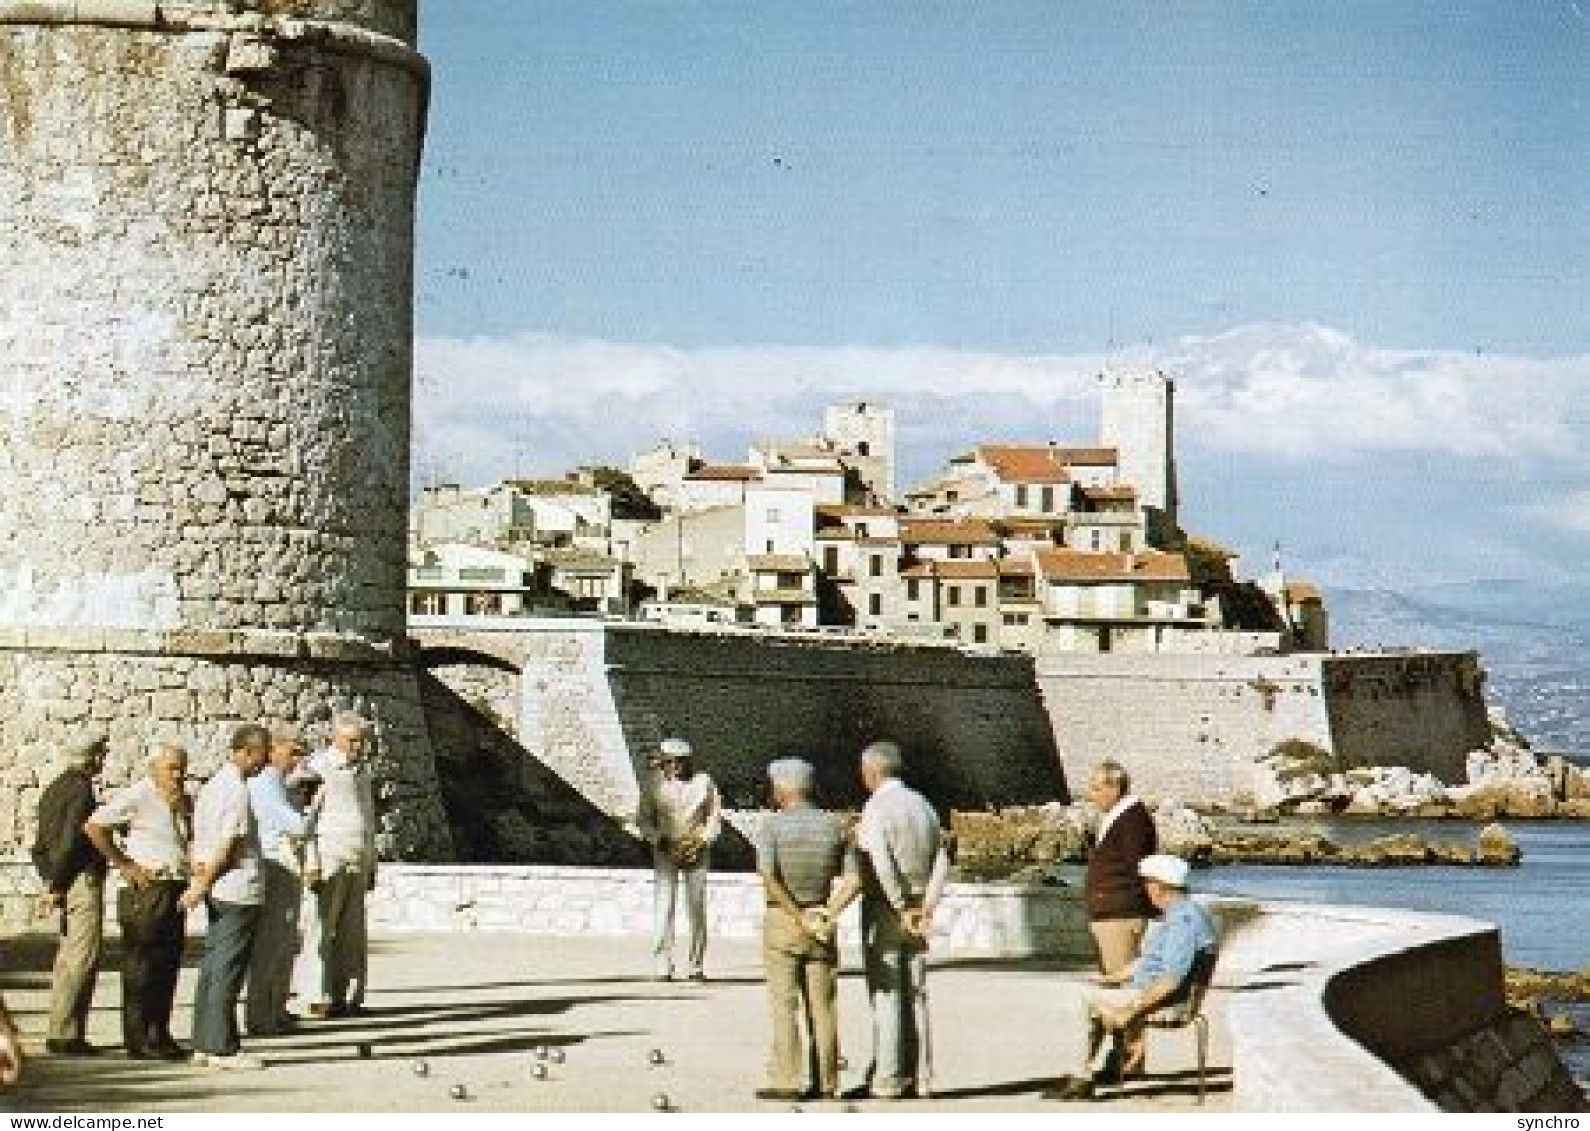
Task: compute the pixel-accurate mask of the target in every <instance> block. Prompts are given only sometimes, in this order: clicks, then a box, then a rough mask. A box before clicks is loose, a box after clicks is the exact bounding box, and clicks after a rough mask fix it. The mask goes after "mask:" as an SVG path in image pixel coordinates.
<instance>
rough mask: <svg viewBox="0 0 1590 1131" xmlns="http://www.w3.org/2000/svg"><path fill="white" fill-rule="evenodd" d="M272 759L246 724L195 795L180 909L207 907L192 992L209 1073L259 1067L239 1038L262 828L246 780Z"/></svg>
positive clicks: (266, 737) (261, 733) (197, 1052)
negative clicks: (188, 873)
mask: <svg viewBox="0 0 1590 1131" xmlns="http://www.w3.org/2000/svg"><path fill="white" fill-rule="evenodd" d="M269 754H270V732H269V731H267V730H266V729H265V728H264V727H262V726H260V725H259V724H257V723H245V724H244V725H243V726H240V727H238V728H237V729H236V730H235V731H233V732H232V742H231V747H230V749H229V750H228V751H227V756H226V761H225V762H224V763H222V765H221V768H220V769H219V770H217V771H216V772H215V775H214V776H213V777H211V778H210V780H209V781H208V782H206V783H205V785H204V788H203V789H201V790H200V791H199V799H198V802H197V803H196V804H195V805H194V809H193V879H192V881H191V882H190V883H189V884H188V890H187V891H185V892H183V894H182V906H183V907H184V908H192V907H197V906H199V905H200V904H201V903H202V904H203V905H204V909H205V911H206V913H207V914H208V915H209V921H210V925H209V929H208V931H207V932H206V933H205V936H204V959H203V961H202V962H201V963H200V964H199V984H198V986H197V988H196V989H195V990H194V993H193V1059H194V1061H195V1062H196V1063H199V1064H204V1065H208V1066H209V1067H211V1068H234V1069H238V1068H243V1069H252V1068H263V1067H265V1065H264V1062H263V1061H261V1060H260V1059H259V1058H257V1057H253V1056H250V1055H248V1054H247V1053H245V1052H243V1050H242V1042H241V1041H240V1040H239V1038H238V1032H237V999H238V995H239V994H240V993H241V992H242V989H243V979H244V978H245V977H247V976H248V964H249V955H250V953H251V952H252V950H253V947H254V932H255V929H256V928H257V926H258V924H259V913H260V901H261V900H262V899H263V898H264V887H263V885H262V883H261V881H260V874H259V862H260V843H259V824H258V822H257V821H255V819H254V807H253V805H252V804H251V803H250V800H249V792H248V779H249V778H251V777H253V776H254V775H255V774H257V773H259V772H260V770H261V769H262V768H263V767H264V765H265V759H266V758H267V757H268V756H269Z"/></svg>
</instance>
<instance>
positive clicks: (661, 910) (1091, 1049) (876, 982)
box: [637, 738, 1217, 1101]
mask: <svg viewBox="0 0 1590 1131" xmlns="http://www.w3.org/2000/svg"><path fill="white" fill-rule="evenodd" d="M693 762H694V758H693V753H692V750H691V748H690V744H689V743H688V742H686V741H684V740H683V739H678V738H670V739H666V740H665V741H664V742H663V743H662V744H661V746H660V748H659V753H658V758H657V769H658V772H659V776H658V779H657V781H656V782H654V783H653V785H652V787H651V788H650V789H649V790H647V791H645V792H644V793H643V794H642V798H641V806H640V812H639V814H638V821H637V823H638V825H639V827H640V830H641V833H642V835H643V836H644V837H645V839H646V840H647V841H648V842H650V844H651V845H652V848H653V853H654V864H655V876H656V895H655V900H656V902H655V910H656V930H655V934H654V942H653V955H654V958H655V961H656V964H657V965H656V974H657V976H658V977H659V978H661V979H664V980H667V979H671V978H673V976H674V965H673V937H674V912H675V908H676V890H677V888H678V887H679V886H681V885H682V886H683V887H684V890H685V906H686V913H687V915H686V917H687V920H688V924H689V931H690V950H689V962H690V965H689V976H690V977H691V978H692V979H694V980H704V979H705V971H704V967H703V960H704V956H705V951H706V939H707V928H706V876H707V870H708V867H709V860H708V849H709V847H710V845H711V844H712V842H713V841H714V840H716V839H717V838H718V836H719V834H720V833H721V830H722V824H723V822H722V815H721V803H720V801H719V798H718V792H717V789H716V787H715V786H714V784H713V783H712V781H711V779H710V778H709V777H708V776H707V775H706V774H703V773H698V772H696V771H695V770H694V767H693ZM903 769H904V759H903V756H902V754H901V751H900V748H899V747H898V746H897V745H896V744H894V743H892V742H876V743H873V744H872V745H870V746H868V747H867V748H866V749H865V750H863V751H862V754H861V760H860V774H861V780H862V784H863V785H864V787H865V788H866V790H867V793H868V800H867V802H866V804H865V806H864V807H863V808H862V811H861V815H860V819H859V821H857V822H856V824H855V827H854V828H851V827H850V826H849V824H848V823H847V822H846V821H845V820H844V819H843V818H841V817H840V816H838V815H837V814H834V813H830V812H826V811H824V810H822V809H820V808H818V807H817V806H816V805H815V804H814V803H813V800H812V793H813V786H814V784H815V771H814V769H813V767H812V766H811V765H810V763H808V762H806V761H804V760H802V759H799V758H784V759H780V760H778V761H775V762H773V763H771V764H770V765H769V766H768V768H767V772H768V779H769V785H770V786H771V788H772V793H773V801H774V807H775V812H774V813H773V814H772V815H771V816H769V817H767V818H765V819H764V820H763V821H762V822H761V823H760V825H759V827H758V829H757V833H756V866H757V871H758V873H759V874H760V875H761V877H762V881H763V886H764V889H765V892H766V902H767V910H766V916H765V918H764V920H763V932H762V940H763V941H762V958H763V966H764V970H765V974H766V980H767V989H768V1004H769V1012H770V1015H771V1022H772V1037H773V1040H772V1055H771V1057H770V1060H769V1066H770V1079H769V1082H768V1085H767V1086H766V1087H763V1088H759V1089H757V1092H756V1096H757V1098H758V1099H763V1100H770V1101H785V1100H797V1099H831V1098H835V1097H837V1096H838V1095H839V1064H840V1059H839V1026H838V1011H837V999H838V974H839V949H838V943H837V940H836V925H837V922H838V919H839V916H840V914H841V913H842V912H843V911H844V909H845V908H846V907H847V906H848V905H849V904H850V903H851V902H852V901H853V900H854V899H855V898H856V897H857V895H858V894H859V895H860V896H861V935H862V955H863V966H864V971H865V977H866V984H867V994H868V998H869V1000H870V1003H871V1006H872V1059H871V1063H870V1064H869V1066H868V1069H867V1074H866V1079H865V1081H864V1083H863V1084H862V1085H861V1086H860V1087H858V1088H857V1089H855V1090H853V1091H851V1092H849V1093H846V1095H847V1096H849V1097H852V1098H861V1097H866V1098H872V1099H885V1100H890V1099H903V1098H907V1097H910V1096H925V1095H927V1094H928V1093H929V1091H930V1090H931V1087H932V1060H933V1058H932V1044H931V1042H932V1033H931V1021H930V1015H929V1010H928V994H927V951H928V942H929V939H930V938H931V935H932V923H933V912H934V908H935V907H936V906H937V905H938V903H939V900H940V898H941V896H942V895H943V892H944V887H945V883H946V881H947V879H948V876H949V856H948V853H947V852H946V850H945V845H944V838H943V833H942V829H941V826H940V824H939V820H938V815H937V813H936V812H935V811H934V809H933V807H932V805H931V804H929V803H928V801H927V800H926V798H924V797H923V796H922V795H921V794H920V793H917V792H916V791H915V790H913V789H911V788H909V787H908V786H906V785H905V784H904V783H903V782H902V781H901V774H902V771H903ZM1088 796H1089V800H1090V801H1091V802H1092V803H1093V805H1094V806H1095V808H1096V809H1097V810H1098V811H1099V813H1100V819H1099V824H1098V827H1097V830H1096V834H1095V843H1094V846H1093V849H1092V851H1091V852H1090V854H1089V859H1088V867H1087V872H1086V878H1085V880H1084V901H1085V904H1086V907H1087V912H1088V919H1089V926H1090V928H1091V932H1092V934H1093V938H1094V942H1095V945H1096V948H1097V953H1098V961H1099V970H1100V977H1099V978H1098V980H1097V982H1096V983H1095V984H1094V985H1092V986H1089V987H1086V988H1085V989H1084V991H1083V992H1082V993H1081V994H1080V995H1077V996H1076V997H1074V998H1073V1005H1074V1007H1075V1008H1076V1009H1077V1011H1078V1012H1079V1014H1080V1018H1079V1020H1080V1023H1081V1024H1082V1025H1084V1026H1085V1027H1086V1033H1087V1042H1086V1047H1087V1053H1086V1063H1085V1064H1083V1065H1082V1066H1080V1070H1079V1071H1078V1072H1077V1073H1075V1074H1073V1075H1068V1077H1067V1078H1066V1080H1065V1081H1063V1082H1062V1083H1061V1084H1060V1085H1059V1086H1057V1087H1055V1088H1051V1089H1049V1090H1048V1091H1046V1092H1044V1098H1046V1099H1062V1100H1081V1099H1090V1098H1093V1097H1094V1096H1095V1095H1096V1092H1097V1089H1098V1087H1099V1086H1100V1085H1103V1084H1111V1083H1118V1082H1120V1081H1122V1080H1125V1079H1129V1078H1131V1077H1134V1076H1138V1075H1141V1074H1142V1072H1143V1070H1144V1032H1145V1029H1146V1028H1147V1026H1148V1025H1149V1024H1150V1023H1151V1021H1152V1020H1153V1019H1154V1018H1155V1017H1156V1016H1157V1015H1159V1014H1160V1013H1161V1011H1163V1010H1166V1009H1167V1008H1172V1007H1175V1006H1177V1005H1178V1004H1180V1003H1182V1002H1184V1001H1185V1000H1186V998H1187V996H1188V995H1189V993H1191V992H1192V989H1193V979H1194V976H1195V973H1196V972H1197V971H1198V970H1200V969H1201V968H1202V967H1200V962H1202V963H1206V964H1208V966H1210V967H1212V964H1213V961H1214V955H1215V949H1216V946H1217V939H1216V935H1215V929H1214V925H1213V923H1212V921H1211V920H1210V918H1209V916H1208V914H1207V913H1206V912H1205V911H1204V910H1203V908H1201V907H1200V906H1198V905H1197V904H1196V903H1194V902H1193V901H1192V900H1191V899H1190V898H1188V896H1187V886H1188V883H1187V881H1188V871H1189V869H1188V865H1187V863H1186V861H1184V860H1182V859H1180V858H1179V857H1175V856H1170V855H1166V854H1162V853H1158V852H1156V848H1157V838H1156V833H1155V828H1154V821H1153V818H1152V816H1151V815H1150V814H1149V812H1148V809H1147V808H1146V807H1145V806H1144V805H1143V803H1142V802H1141V801H1140V800H1138V799H1137V798H1136V797H1135V796H1133V794H1132V792H1131V782H1130V779H1129V778H1128V776H1127V772H1126V770H1125V769H1124V768H1123V767H1122V766H1121V765H1120V764H1119V763H1116V762H1105V763H1102V764H1101V765H1100V766H1098V767H1097V768H1096V769H1095V770H1094V772H1093V774H1092V776H1091V778H1090V780H1089V784H1088ZM802 1018H804V1019H805V1029H806V1056H805V1057H804V1058H803V1057H802V1054H801V1047H802V1041H801V1029H802V1024H801V1021H802ZM808 1080H809V1082H806V1081H808Z"/></svg>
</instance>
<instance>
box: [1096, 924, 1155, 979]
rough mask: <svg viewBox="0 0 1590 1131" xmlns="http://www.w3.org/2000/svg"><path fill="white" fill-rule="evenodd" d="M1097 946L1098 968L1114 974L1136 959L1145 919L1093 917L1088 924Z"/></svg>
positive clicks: (1145, 925) (1144, 927) (1103, 971)
mask: <svg viewBox="0 0 1590 1131" xmlns="http://www.w3.org/2000/svg"><path fill="white" fill-rule="evenodd" d="M1088 927H1089V929H1090V930H1091V931H1092V932H1093V944H1094V945H1095V946H1097V947H1098V948H1099V970H1100V971H1101V972H1102V973H1105V974H1115V973H1118V972H1119V971H1121V970H1124V969H1126V967H1128V966H1130V965H1131V964H1132V963H1133V962H1135V961H1137V951H1138V947H1140V946H1141V945H1142V943H1143V931H1144V930H1145V929H1146V928H1147V927H1148V920H1147V919H1095V920H1093V922H1091V923H1089V924H1088Z"/></svg>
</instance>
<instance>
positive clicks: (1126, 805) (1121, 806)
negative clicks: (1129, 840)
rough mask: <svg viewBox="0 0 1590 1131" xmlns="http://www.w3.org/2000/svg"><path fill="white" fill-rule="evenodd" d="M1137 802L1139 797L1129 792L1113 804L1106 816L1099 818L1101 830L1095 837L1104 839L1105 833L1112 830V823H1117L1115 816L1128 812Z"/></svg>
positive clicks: (1095, 838) (1096, 839) (1097, 839)
mask: <svg viewBox="0 0 1590 1131" xmlns="http://www.w3.org/2000/svg"><path fill="white" fill-rule="evenodd" d="M1136 804H1137V798H1136V797H1134V796H1132V795H1131V794H1130V793H1128V794H1126V795H1125V796H1124V797H1122V798H1121V799H1120V800H1119V801H1117V802H1116V803H1115V804H1114V805H1111V806H1110V810H1109V812H1107V813H1105V814H1104V816H1102V817H1100V818H1099V832H1098V835H1097V836H1096V837H1094V840H1095V841H1099V840H1103V839H1104V834H1105V833H1107V832H1109V831H1110V826H1111V825H1113V824H1115V818H1117V817H1119V816H1120V815H1121V814H1122V813H1124V812H1126V811H1127V810H1128V809H1130V808H1131V807H1132V806H1134V805H1136Z"/></svg>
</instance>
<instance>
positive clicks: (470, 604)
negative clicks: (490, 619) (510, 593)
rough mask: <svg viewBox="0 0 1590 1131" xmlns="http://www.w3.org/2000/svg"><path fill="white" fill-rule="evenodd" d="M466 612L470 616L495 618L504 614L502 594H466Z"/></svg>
mask: <svg viewBox="0 0 1590 1131" xmlns="http://www.w3.org/2000/svg"><path fill="white" fill-rule="evenodd" d="M464 611H465V612H466V613H468V614H469V615H470V616H477V617H478V616H494V615H495V614H497V613H500V612H502V594H501V593H466V594H464Z"/></svg>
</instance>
